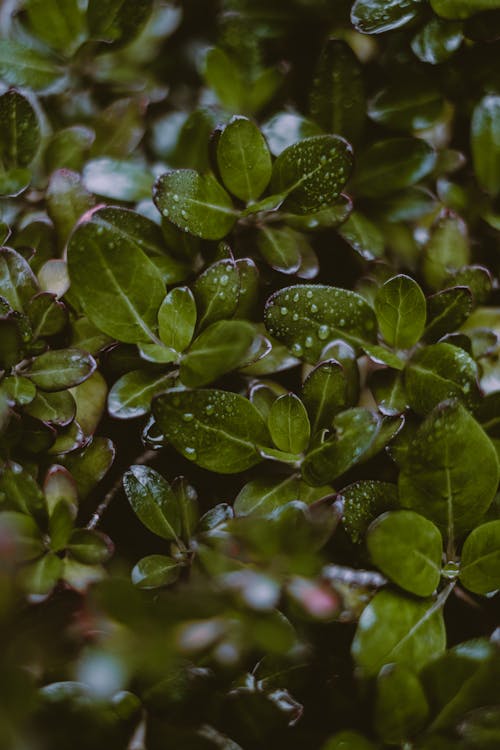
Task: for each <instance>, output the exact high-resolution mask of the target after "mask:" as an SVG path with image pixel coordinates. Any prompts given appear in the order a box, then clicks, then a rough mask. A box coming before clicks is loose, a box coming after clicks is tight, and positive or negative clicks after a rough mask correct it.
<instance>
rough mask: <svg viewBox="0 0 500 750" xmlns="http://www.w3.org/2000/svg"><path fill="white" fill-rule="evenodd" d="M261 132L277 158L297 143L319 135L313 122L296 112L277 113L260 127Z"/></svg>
mask: <svg viewBox="0 0 500 750" xmlns="http://www.w3.org/2000/svg"><path fill="white" fill-rule="evenodd" d="M261 130H262V133H263V134H264V136H265V138H266V140H267V143H268V145H269V149H270V151H271V153H272V154H273V156H279V155H280V154H281V152H282V151H284V150H285V149H286V148H288V146H291V145H292V144H293V143H297V141H301V140H303V139H304V138H309V137H310V136H312V135H320V134H321V128H320V127H319V126H318V125H316V123H315V122H313V121H312V120H308V119H307V118H306V117H302V115H299V114H297V113H296V112H278V114H276V115H274V117H271V119H270V120H267V121H266V122H265V123H264V124H263V125H262V127H261Z"/></svg>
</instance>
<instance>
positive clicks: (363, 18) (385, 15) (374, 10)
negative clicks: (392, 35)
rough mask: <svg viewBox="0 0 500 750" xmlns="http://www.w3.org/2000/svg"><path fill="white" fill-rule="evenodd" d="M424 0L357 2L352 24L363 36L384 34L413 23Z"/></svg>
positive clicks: (366, 0)
mask: <svg viewBox="0 0 500 750" xmlns="http://www.w3.org/2000/svg"><path fill="white" fill-rule="evenodd" d="M422 5H423V0H403V1H402V2H401V0H356V2H355V3H354V5H353V6H352V10H351V23H352V24H353V25H354V26H355V27H356V29H357V30H358V31H360V32H361V33H362V34H382V33H383V32H385V31H393V30H394V29H399V28H401V26H406V24H408V23H410V21H413V19H414V18H416V17H417V16H418V14H419V12H420V9H421V7H422Z"/></svg>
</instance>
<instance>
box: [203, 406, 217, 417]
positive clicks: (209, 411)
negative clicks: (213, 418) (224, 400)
mask: <svg viewBox="0 0 500 750" xmlns="http://www.w3.org/2000/svg"><path fill="white" fill-rule="evenodd" d="M214 411H215V405H214V404H207V406H206V407H205V414H208V416H210V414H213V413H214Z"/></svg>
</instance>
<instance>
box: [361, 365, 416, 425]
mask: <svg viewBox="0 0 500 750" xmlns="http://www.w3.org/2000/svg"><path fill="white" fill-rule="evenodd" d="M369 385H370V388H371V391H372V393H373V395H374V397H375V401H376V402H377V406H378V408H379V411H380V412H381V413H382V414H385V415H386V416H388V417H393V416H395V415H396V414H402V413H403V412H404V411H406V409H407V408H408V406H409V404H408V398H407V396H406V391H405V388H404V384H403V378H402V375H401V373H399V372H394V371H391V370H387V369H385V370H376V371H375V372H374V373H373V375H372V377H371V378H370V383H369Z"/></svg>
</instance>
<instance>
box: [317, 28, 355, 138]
mask: <svg viewBox="0 0 500 750" xmlns="http://www.w3.org/2000/svg"><path fill="white" fill-rule="evenodd" d="M309 108H310V111H311V115H312V117H313V118H314V119H315V120H316V122H317V123H318V124H319V125H320V126H321V127H322V128H323V130H325V131H326V132H327V133H337V134H338V135H342V136H344V138H347V139H348V140H349V141H351V142H356V141H357V140H358V139H359V136H360V134H361V131H362V129H363V123H364V119H365V92H364V85H363V75H362V71H361V66H360V64H359V62H358V59H357V57H356V55H355V54H354V52H353V51H352V49H351V48H350V47H349V45H348V44H347V43H346V42H345V41H343V40H342V39H329V40H328V42H327V43H326V46H325V48H324V49H323V51H322V53H321V55H320V58H319V62H318V66H317V69H316V75H315V78H314V82H313V86H312V89H311V94H310V104H309Z"/></svg>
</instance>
